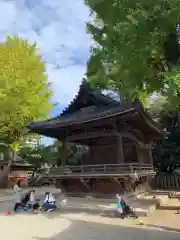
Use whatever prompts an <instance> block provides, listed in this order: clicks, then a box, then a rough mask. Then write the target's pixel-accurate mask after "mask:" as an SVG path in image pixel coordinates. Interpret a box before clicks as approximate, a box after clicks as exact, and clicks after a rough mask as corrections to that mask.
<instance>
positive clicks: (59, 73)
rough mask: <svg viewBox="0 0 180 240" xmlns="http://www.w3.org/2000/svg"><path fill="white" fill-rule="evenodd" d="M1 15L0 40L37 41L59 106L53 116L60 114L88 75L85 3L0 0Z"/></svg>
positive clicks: (88, 52)
mask: <svg viewBox="0 0 180 240" xmlns="http://www.w3.org/2000/svg"><path fill="white" fill-rule="evenodd" d="M0 16H1V24H0V41H3V40H4V39H5V38H6V36H7V35H18V36H20V37H22V38H23V39H28V40H29V42H30V43H34V42H35V41H36V43H37V47H38V49H39V52H40V54H41V55H42V57H43V60H44V61H45V62H46V65H47V73H48V76H49V81H50V82H52V88H53V90H54V97H53V101H55V102H57V103H58V106H57V107H55V108H54V110H53V112H52V114H51V115H53V116H55V115H59V114H60V112H61V111H62V110H63V109H64V108H65V107H66V106H67V105H68V104H69V103H70V102H71V101H72V99H73V98H74V97H75V95H76V93H77V91H78V88H79V84H80V83H81V81H82V78H83V76H84V74H85V72H86V63H87V60H88V58H89V55H90V46H91V38H90V36H89V35H88V34H87V33H86V22H87V21H88V19H89V9H88V8H87V7H86V6H85V5H84V1H83V0H65V1H62V0H61V1H58V0H15V1H11V0H4V1H3V0H0ZM51 142H52V141H51V140H50V139H46V140H45V143H46V144H50V143H51Z"/></svg>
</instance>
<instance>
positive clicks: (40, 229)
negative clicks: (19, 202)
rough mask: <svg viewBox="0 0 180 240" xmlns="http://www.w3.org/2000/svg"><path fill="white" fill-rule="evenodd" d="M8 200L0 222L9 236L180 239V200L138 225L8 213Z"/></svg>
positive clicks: (86, 217) (74, 216)
mask: <svg viewBox="0 0 180 240" xmlns="http://www.w3.org/2000/svg"><path fill="white" fill-rule="evenodd" d="M6 204H7V203H6V202H2V203H0V212H1V213H0V224H1V234H2V236H3V237H4V238H6V239H7V240H11V239H14V238H15V239H18V240H25V239H26V240H32V239H33V240H59V239H61V240H84V239H86V240H92V239H93V240H110V239H113V240H132V239H136V238H137V239H138V240H144V239H146V240H156V239H158V240H160V239H161V240H179V236H180V232H178V231H179V229H180V221H179V219H180V215H176V214H174V213H175V212H176V211H175V210H174V209H173V208H177V206H178V205H180V204H179V201H176V200H171V201H169V203H168V204H167V205H165V206H164V209H163V210H157V211H155V212H154V213H153V214H152V215H151V216H150V217H148V218H144V219H143V221H144V223H145V225H144V226H139V225H137V224H138V223H139V222H138V221H137V220H132V219H125V220H121V219H117V218H107V217H102V216H97V215H96V216H95V215H90V214H85V213H79V214H72V213H66V214H61V213H60V212H55V213H49V214H44V215H42V214H39V215H32V214H30V213H21V214H19V215H18V214H17V215H12V216H7V215H6V211H5V210H6V209H7V208H8V206H7V205H6ZM8 204H9V203H8ZM172 231H176V232H172Z"/></svg>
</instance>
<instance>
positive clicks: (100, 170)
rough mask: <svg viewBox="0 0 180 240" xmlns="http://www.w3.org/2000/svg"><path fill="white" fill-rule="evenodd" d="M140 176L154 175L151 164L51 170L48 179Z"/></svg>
mask: <svg viewBox="0 0 180 240" xmlns="http://www.w3.org/2000/svg"><path fill="white" fill-rule="evenodd" d="M135 172H136V173H137V174H138V175H139V176H146V175H153V174H154V170H153V167H152V165H150V164H141V165H139V164H134V163H132V164H131V163H129V164H102V165H81V166H65V167H58V168H50V171H49V174H48V175H47V177H54V178H62V177H63V178H64V177H65V178H66V177H70V178H72V177H80V176H81V177H93V176H94V177H105V176H119V177H120V176H125V175H126V176H129V175H130V174H131V173H135Z"/></svg>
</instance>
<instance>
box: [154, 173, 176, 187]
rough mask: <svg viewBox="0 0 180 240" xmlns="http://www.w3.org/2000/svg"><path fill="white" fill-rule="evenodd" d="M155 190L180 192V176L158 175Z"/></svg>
mask: <svg viewBox="0 0 180 240" xmlns="http://www.w3.org/2000/svg"><path fill="white" fill-rule="evenodd" d="M152 185H153V188H155V189H162V190H180V175H177V174H163V173H161V174H157V175H156V176H155V178H154V179H153V183H152Z"/></svg>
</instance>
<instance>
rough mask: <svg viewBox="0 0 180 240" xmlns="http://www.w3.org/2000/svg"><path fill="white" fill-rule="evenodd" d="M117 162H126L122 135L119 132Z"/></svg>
mask: <svg viewBox="0 0 180 240" xmlns="http://www.w3.org/2000/svg"><path fill="white" fill-rule="evenodd" d="M117 163H118V164H121V163H124V153H123V145H122V136H121V135H120V134H119V133H118V134H117Z"/></svg>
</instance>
